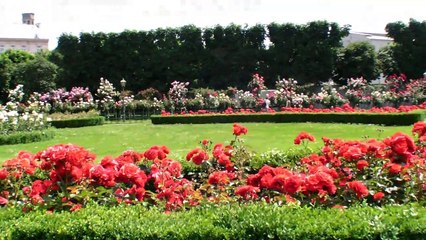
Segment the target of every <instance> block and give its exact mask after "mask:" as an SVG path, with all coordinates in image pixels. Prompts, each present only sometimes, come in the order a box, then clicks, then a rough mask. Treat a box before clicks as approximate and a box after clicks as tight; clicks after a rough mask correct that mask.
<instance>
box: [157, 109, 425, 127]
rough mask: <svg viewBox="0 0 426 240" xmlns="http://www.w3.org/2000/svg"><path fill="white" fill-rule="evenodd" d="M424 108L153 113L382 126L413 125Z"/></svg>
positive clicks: (161, 119) (198, 119)
mask: <svg viewBox="0 0 426 240" xmlns="http://www.w3.org/2000/svg"><path fill="white" fill-rule="evenodd" d="M425 113H426V112H425V111H412V112H406V113H363V112H360V113H293V112H278V113H253V114H200V115H169V116H162V115H153V116H151V122H152V123H153V124H177V123H180V124H207V123H235V122H240V123H242V122H275V123H287V122H320V123H362V124H381V125H401V126H402V125H412V124H414V123H416V122H418V121H422V120H423V119H425Z"/></svg>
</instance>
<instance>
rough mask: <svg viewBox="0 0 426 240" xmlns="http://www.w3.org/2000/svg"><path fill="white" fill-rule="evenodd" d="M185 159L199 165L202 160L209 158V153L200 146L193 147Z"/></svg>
mask: <svg viewBox="0 0 426 240" xmlns="http://www.w3.org/2000/svg"><path fill="white" fill-rule="evenodd" d="M186 160H187V161H191V160H192V162H193V163H195V164H197V165H201V164H202V163H203V162H204V161H206V160H209V155H208V154H207V153H206V152H205V151H204V150H202V149H200V148H195V149H194V150H192V151H190V152H189V153H188V154H187V155H186Z"/></svg>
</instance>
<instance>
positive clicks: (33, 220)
mask: <svg viewBox="0 0 426 240" xmlns="http://www.w3.org/2000/svg"><path fill="white" fill-rule="evenodd" d="M425 215H426V208H424V207H423V206H419V205H410V204H409V205H403V206H385V207H381V208H375V207H367V206H357V207H352V208H348V209H345V210H342V209H319V208H305V207H303V208H300V207H279V206H274V205H265V204H231V205H222V206H206V207H199V208H194V209H193V210H190V211H184V212H173V213H171V214H164V213H162V212H160V211H158V210H156V209H149V210H148V209H146V208H145V207H143V206H119V207H102V206H97V205H92V206H89V207H88V208H86V209H82V210H81V211H78V212H75V213H68V212H61V213H55V214H46V213H45V212H43V211H35V212H31V213H27V214H25V213H22V212H21V211H20V210H19V209H0V238H2V239H19V240H24V239H182V240H184V239H389V240H390V239H407V240H411V239H424V238H425V237H426V228H425V226H426V218H424V216H425ZM11 226H13V227H11Z"/></svg>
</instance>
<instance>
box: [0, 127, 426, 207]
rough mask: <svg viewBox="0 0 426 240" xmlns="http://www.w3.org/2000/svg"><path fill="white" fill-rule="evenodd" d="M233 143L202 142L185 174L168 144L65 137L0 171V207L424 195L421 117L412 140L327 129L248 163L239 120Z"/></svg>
mask: <svg viewBox="0 0 426 240" xmlns="http://www.w3.org/2000/svg"><path fill="white" fill-rule="evenodd" d="M232 133H233V135H234V139H233V140H231V141H230V142H229V144H223V143H216V144H213V143H212V142H211V141H209V140H203V141H201V142H200V143H201V147H199V148H194V149H193V150H191V151H189V152H188V154H187V156H186V160H187V161H190V162H192V164H195V165H197V168H196V171H194V172H189V173H185V175H184V174H183V173H182V165H181V163H180V162H178V161H175V160H172V159H170V158H169V157H168V155H169V154H170V150H169V149H168V148H167V147H166V146H152V147H151V148H149V149H148V150H146V151H144V152H136V151H125V152H123V153H122V154H121V155H120V156H117V157H108V156H107V157H104V158H103V159H102V160H101V161H100V162H99V163H96V161H95V159H96V156H95V155H94V154H93V153H91V152H89V151H88V150H86V149H84V148H83V147H79V146H75V145H72V144H58V145H55V146H51V147H48V148H47V149H45V150H42V151H40V152H38V153H36V154H31V153H28V152H24V151H23V152H20V153H19V154H18V155H17V157H16V158H13V159H10V160H7V161H5V162H4V163H3V168H1V169H0V205H1V206H16V207H21V208H22V209H23V210H25V211H29V210H32V209H37V208H42V209H47V210H49V211H54V210H68V211H76V210H78V209H80V208H81V207H84V206H85V205H87V204H89V203H92V202H96V203H99V204H103V205H107V206H111V205H117V204H120V203H124V204H144V205H155V206H157V207H160V208H162V209H164V210H165V211H171V210H178V209H187V208H189V207H191V206H195V205H200V204H204V203H207V202H209V203H218V204H220V203H230V202H240V201H262V202H267V203H274V204H278V205H282V204H296V205H313V206H322V207H338V208H344V207H348V206H350V205H352V204H354V203H357V202H363V203H366V204H370V205H383V204H388V203H398V204H404V203H408V202H413V201H422V200H424V196H425V192H426V180H425V178H424V175H425V173H426V164H425V159H426V144H425V143H426V141H425V140H426V123H425V122H417V123H416V124H414V126H413V129H412V133H413V135H414V138H413V137H411V136H408V135H406V134H403V133H395V134H393V135H392V136H389V137H387V138H385V139H383V140H380V141H379V140H375V139H369V140H362V141H356V140H349V141H345V140H341V139H329V138H326V137H322V141H323V142H324V146H323V147H322V149H321V151H320V153H319V154H318V153H313V154H308V155H306V156H303V157H302V158H301V159H300V161H299V162H296V163H295V164H292V165H286V166H285V167H284V166H278V167H271V166H268V165H264V166H263V167H261V168H260V169H259V170H258V171H253V169H250V165H249V164H248V163H249V161H250V160H251V159H252V158H253V156H254V155H253V153H251V152H250V151H248V150H247V148H246V147H245V146H244V141H243V139H242V138H241V136H242V135H243V134H247V133H248V130H247V128H245V127H244V126H242V125H240V124H234V126H233V131H232ZM310 141H315V137H314V136H312V135H311V134H309V133H306V132H301V133H300V134H299V135H298V136H296V138H295V141H294V142H295V144H300V143H303V146H301V147H303V148H307V144H309V142H310Z"/></svg>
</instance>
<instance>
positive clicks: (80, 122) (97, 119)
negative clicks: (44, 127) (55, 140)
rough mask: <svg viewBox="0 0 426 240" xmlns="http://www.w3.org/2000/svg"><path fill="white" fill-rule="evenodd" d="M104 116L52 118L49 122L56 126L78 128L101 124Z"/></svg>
mask: <svg viewBox="0 0 426 240" xmlns="http://www.w3.org/2000/svg"><path fill="white" fill-rule="evenodd" d="M104 122H105V118H104V117H102V116H94V117H88V118H77V119H63V120H52V121H51V122H50V123H51V125H52V126H54V127H56V128H78V127H86V126H96V125H102V124H104Z"/></svg>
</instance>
